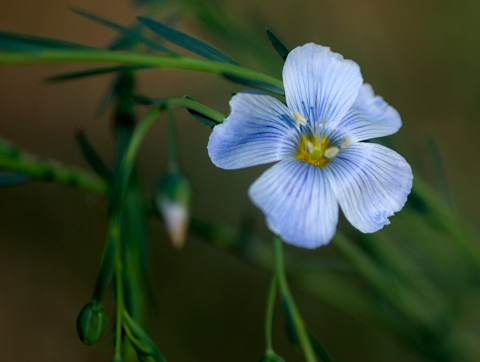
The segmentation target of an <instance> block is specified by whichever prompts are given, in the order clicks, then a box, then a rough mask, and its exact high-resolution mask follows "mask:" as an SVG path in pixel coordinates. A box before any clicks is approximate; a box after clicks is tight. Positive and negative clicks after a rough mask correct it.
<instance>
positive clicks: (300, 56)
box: [208, 44, 413, 248]
mask: <svg viewBox="0 0 480 362" xmlns="http://www.w3.org/2000/svg"><path fill="white" fill-rule="evenodd" d="M283 81H284V86H285V97H286V102H287V105H284V104H283V103H282V102H280V101H278V100H277V99H276V98H273V97H271V96H269V95H266V94H262V93H259V92H241V93H238V94H236V95H235V96H233V97H232V99H231V101H230V107H231V113H230V115H229V116H228V117H227V118H226V119H225V122H224V123H223V124H221V125H218V126H216V127H215V128H214V129H213V132H212V134H211V136H210V140H209V143H208V153H209V155H210V158H211V160H212V162H213V163H214V164H215V165H216V166H218V167H221V168H225V169H236V168H243V167H249V166H254V165H259V164H265V163H271V162H278V161H280V162H278V163H277V164H275V165H274V166H272V167H271V168H270V169H268V170H267V171H265V172H264V173H263V174H262V175H261V176H260V177H259V178H258V179H257V180H256V181H255V182H254V183H253V184H252V185H251V187H250V189H249V196H250V198H251V200H252V201H253V203H254V204H255V205H256V206H257V207H259V208H260V209H261V210H262V211H263V213H264V214H265V216H266V221H267V225H268V227H269V228H270V229H271V230H272V231H273V232H274V233H276V234H277V235H279V236H280V237H281V238H282V239H283V240H284V241H286V242H288V243H290V244H293V245H296V246H300V247H304V248H315V247H318V246H321V245H324V244H327V243H328V242H329V241H330V240H331V239H332V238H333V236H334V234H335V229H336V225H337V222H338V210H339V207H340V208H341V209H342V211H343V213H344V215H345V217H346V218H347V220H348V221H349V222H350V223H351V224H352V225H353V226H354V227H356V228H357V229H358V230H360V231H362V232H365V233H369V232H374V231H377V230H379V229H381V228H382V227H383V226H384V225H386V224H388V223H389V220H388V217H390V216H392V215H393V213H395V212H397V211H399V210H400V209H402V207H403V206H404V204H405V202H406V199H407V196H408V194H409V193H410V190H411V187H412V179H413V176H412V171H411V168H410V166H409V165H408V163H407V162H406V161H405V159H404V158H403V157H402V156H400V155H399V154H397V153H396V152H394V151H392V150H390V149H388V148H385V147H383V146H380V145H377V144H372V143H364V142H361V141H364V140H368V139H371V138H376V137H383V136H387V135H390V134H393V133H395V132H397V131H398V129H399V128H400V127H401V119H400V116H399V114H398V112H397V111H396V110H395V109H394V108H392V107H391V106H389V105H388V104H387V103H386V102H385V101H384V100H383V98H381V97H379V96H375V95H374V93H373V90H372V88H371V86H370V85H368V84H362V83H363V79H362V76H361V73H360V69H359V67H358V65H357V64H356V63H355V62H353V61H351V60H345V59H343V57H342V56H341V55H340V54H336V53H333V52H331V51H330V49H329V48H327V47H323V46H320V45H315V44H306V45H304V46H302V47H298V48H296V49H294V50H292V51H291V52H290V53H289V55H288V57H287V60H286V62H285V66H284V69H283Z"/></svg>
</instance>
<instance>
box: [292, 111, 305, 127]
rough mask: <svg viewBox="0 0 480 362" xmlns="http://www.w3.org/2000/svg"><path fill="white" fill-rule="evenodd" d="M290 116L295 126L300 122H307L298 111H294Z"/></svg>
mask: <svg viewBox="0 0 480 362" xmlns="http://www.w3.org/2000/svg"><path fill="white" fill-rule="evenodd" d="M290 118H292V119H293V120H294V121H295V123H296V124H297V126H300V125H301V124H307V120H306V119H305V118H304V117H303V116H302V115H301V114H300V113H299V112H295V113H294V114H293V116H292V117H290Z"/></svg>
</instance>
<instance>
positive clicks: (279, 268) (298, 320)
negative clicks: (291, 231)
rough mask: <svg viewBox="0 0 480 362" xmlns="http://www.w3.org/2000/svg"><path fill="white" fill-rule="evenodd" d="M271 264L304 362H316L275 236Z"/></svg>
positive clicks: (279, 245)
mask: <svg viewBox="0 0 480 362" xmlns="http://www.w3.org/2000/svg"><path fill="white" fill-rule="evenodd" d="M273 263H274V270H275V274H276V277H277V279H278V287H279V289H280V292H281V293H282V296H283V298H284V301H285V303H286V304H287V305H288V307H289V309H290V313H291V317H292V322H293V325H294V327H295V331H296V333H297V336H298V340H299V342H300V346H301V348H302V350H303V354H304V356H305V361H307V362H316V361H317V359H316V358H315V353H314V351H313V347H312V345H311V343H310V338H309V337H308V333H307V329H306V328H305V323H304V322H303V320H302V317H301V316H300V313H299V311H298V309H297V306H296V305H295V301H294V300H293V297H292V294H291V293H290V289H289V288H288V283H287V277H286V274H285V268H284V264H283V251H282V240H281V239H280V238H279V237H278V236H275V237H274V238H273Z"/></svg>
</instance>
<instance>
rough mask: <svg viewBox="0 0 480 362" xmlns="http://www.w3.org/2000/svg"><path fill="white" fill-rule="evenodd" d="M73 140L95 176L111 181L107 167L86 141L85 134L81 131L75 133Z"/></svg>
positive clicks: (110, 174) (110, 173) (110, 172)
mask: <svg viewBox="0 0 480 362" xmlns="http://www.w3.org/2000/svg"><path fill="white" fill-rule="evenodd" d="M75 139H76V140H77V142H78V144H79V146H80V149H81V150H82V154H83V157H85V159H86V160H87V162H88V164H89V165H90V166H91V167H92V169H93V170H94V171H95V172H96V173H97V175H99V176H100V177H102V178H104V179H105V180H111V179H112V177H113V174H112V171H111V170H110V169H109V168H108V167H107V165H106V164H105V162H103V160H102V159H101V157H100V156H99V154H98V153H97V151H96V150H95V148H93V146H92V144H91V143H90V142H89V141H88V139H87V136H86V135H85V133H84V132H83V131H78V132H76V133H75Z"/></svg>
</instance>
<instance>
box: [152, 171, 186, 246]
mask: <svg viewBox="0 0 480 362" xmlns="http://www.w3.org/2000/svg"><path fill="white" fill-rule="evenodd" d="M190 199H191V189H190V182H189V181H188V179H187V178H186V177H185V176H183V175H182V174H181V173H180V172H168V173H167V174H165V175H164V176H163V177H162V178H161V179H160V181H159V182H158V184H157V190H156V195H155V205H156V207H157V209H158V211H159V212H160V213H161V215H162V217H163V222H164V223H165V227H166V229H167V232H168V234H169V236H170V239H171V240H172V243H173V245H174V246H176V247H178V248H180V247H182V246H183V244H184V243H185V236H186V232H187V228H188V222H189V220H190V210H189V207H190Z"/></svg>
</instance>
